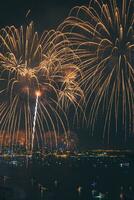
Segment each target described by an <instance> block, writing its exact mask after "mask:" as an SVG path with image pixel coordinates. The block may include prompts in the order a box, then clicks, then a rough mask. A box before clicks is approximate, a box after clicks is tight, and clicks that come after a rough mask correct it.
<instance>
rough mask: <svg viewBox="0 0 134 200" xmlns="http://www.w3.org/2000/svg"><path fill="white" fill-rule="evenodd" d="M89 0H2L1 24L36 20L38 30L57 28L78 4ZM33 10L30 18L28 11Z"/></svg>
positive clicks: (86, 3) (18, 24)
mask: <svg viewBox="0 0 134 200" xmlns="http://www.w3.org/2000/svg"><path fill="white" fill-rule="evenodd" d="M88 3H89V0H53V1H52V0H5V1H1V2H0V26H1V27H2V26H5V25H12V24H14V25H17V26H20V25H22V24H25V23H28V22H30V21H32V20H33V21H34V22H35V23H36V24H37V26H38V30H41V31H42V29H43V30H44V29H51V28H56V27H57V26H58V25H59V24H60V23H61V22H62V21H63V20H64V19H65V18H66V17H67V16H68V14H69V11H70V9H71V8H73V7H74V6H76V5H83V4H85V5H88ZM29 9H30V10H31V12H30V13H29V16H28V18H27V19H26V17H25V16H26V13H27V12H28V10H29Z"/></svg>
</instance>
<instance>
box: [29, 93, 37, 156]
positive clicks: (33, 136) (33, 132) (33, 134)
mask: <svg viewBox="0 0 134 200" xmlns="http://www.w3.org/2000/svg"><path fill="white" fill-rule="evenodd" d="M38 101H39V95H37V97H36V104H35V110H34V121H33V131H32V144H31V153H32V152H33V146H34V138H35V126H36V119H37V109H38Z"/></svg>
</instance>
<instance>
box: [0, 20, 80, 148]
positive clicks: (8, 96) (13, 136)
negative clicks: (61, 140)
mask: <svg viewBox="0 0 134 200" xmlns="http://www.w3.org/2000/svg"><path fill="white" fill-rule="evenodd" d="M77 60H78V58H77V56H76V55H75V54H74V52H73V50H72V49H71V48H70V47H69V41H68V40H67V39H66V37H65V36H64V34H62V33H60V32H59V31H54V30H51V31H48V32H44V33H43V34H42V35H41V36H39V34H38V33H37V32H35V30H34V25H33V23H30V24H29V25H28V26H27V27H25V28H24V27H20V28H15V27H14V26H10V27H6V28H3V29H1V30H0V118H1V120H0V132H1V141H0V142H1V146H2V145H4V142H5V140H4V136H5V134H8V138H9V140H8V142H9V144H8V145H9V146H10V147H11V148H12V149H13V148H14V145H15V144H16V142H17V141H18V138H19V137H20V136H19V134H21V132H23V133H25V146H26V150H27V151H28V152H32V151H33V147H34V143H35V142H34V141H35V138H36V141H37V142H36V144H38V147H44V145H45V139H44V138H45V137H44V133H45V132H47V131H53V132H54V133H55V141H57V134H56V133H58V132H60V131H61V130H62V132H64V133H65V134H66V131H67V130H68V120H67V116H66V113H65V112H64V108H65V107H69V105H70V103H71V104H73V105H74V107H78V105H79V104H78V101H79V100H80V99H81V98H82V96H83V92H82V90H81V88H80V86H79V83H78V77H79V76H81V73H80V70H79V67H78V62H77ZM77 100H78V101H77ZM64 102H65V103H64ZM66 109H67V108H66ZM66 139H67V136H66ZM56 143H57V142H56Z"/></svg>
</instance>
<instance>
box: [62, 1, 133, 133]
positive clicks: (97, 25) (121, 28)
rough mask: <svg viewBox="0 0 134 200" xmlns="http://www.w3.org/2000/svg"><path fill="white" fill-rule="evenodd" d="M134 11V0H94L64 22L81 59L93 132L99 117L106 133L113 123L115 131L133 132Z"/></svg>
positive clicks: (78, 8)
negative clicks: (120, 129) (120, 128)
mask: <svg viewBox="0 0 134 200" xmlns="http://www.w3.org/2000/svg"><path fill="white" fill-rule="evenodd" d="M133 10H134V1H132V0H122V1H121V2H120V1H118V2H117V0H106V1H103V0H91V1H90V4H89V6H81V7H75V8H73V9H72V11H71V14H70V16H69V17H68V18H67V19H66V20H65V21H64V22H63V23H62V24H61V25H60V27H59V30H61V31H63V32H65V33H66V35H67V36H68V38H69V40H71V45H72V47H73V48H75V49H76V53H77V55H78V56H79V57H80V59H81V61H82V63H81V69H82V71H83V72H84V75H83V78H82V80H81V87H82V88H85V93H86V94H87V95H86V96H87V106H86V110H87V113H89V115H88V119H89V124H90V125H91V129H92V133H93V132H94V127H95V124H96V122H97V121H98V120H100V121H101V122H102V121H103V124H104V130H103V133H104V135H105V132H106V131H108V133H110V127H112V123H114V125H115V127H116V131H118V129H119V127H123V129H124V130H125V133H127V132H129V133H132V132H134V12H133ZM68 30H69V31H68ZM89 109H90V111H88V110H89ZM97 116H101V117H97ZM113 119H114V122H113ZM120 125H121V126H120ZM123 129H122V130H123ZM108 135H109V134H108Z"/></svg>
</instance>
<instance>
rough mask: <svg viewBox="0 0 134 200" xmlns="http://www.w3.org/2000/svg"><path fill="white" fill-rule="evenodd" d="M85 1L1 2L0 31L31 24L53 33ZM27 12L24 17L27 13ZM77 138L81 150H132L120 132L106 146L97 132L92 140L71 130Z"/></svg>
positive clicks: (83, 132) (132, 139) (80, 130)
mask: <svg viewBox="0 0 134 200" xmlns="http://www.w3.org/2000/svg"><path fill="white" fill-rule="evenodd" d="M88 3H89V0H53V1H50V0H13V1H11V0H8V1H6V0H5V1H1V4H0V28H2V27H4V26H6V25H15V26H17V27H19V26H20V25H26V24H28V23H29V22H31V21H34V23H35V24H36V27H37V30H38V31H39V32H41V31H43V30H49V29H53V28H54V29H56V28H57V26H58V25H60V23H61V22H63V20H64V19H65V18H66V17H67V16H68V14H69V11H70V10H71V8H73V7H74V6H77V5H78V6H80V5H88ZM29 10H30V12H29V14H28V17H26V14H27V12H28V11H29ZM99 126H100V124H99V123H98V131H100V127H99ZM74 131H75V132H76V133H77V134H78V136H79V138H80V143H81V147H83V148H87V147H88V148H90V147H91V148H92V147H101V148H103V147H107V148H109V147H115V148H119V147H124V148H133V146H134V145H133V144H134V137H133V136H128V138H127V140H126V141H125V140H124V136H122V135H124V134H122V131H121V130H120V131H119V133H118V134H117V135H116V134H115V133H114V130H113V133H111V135H112V134H113V136H112V137H111V140H110V144H108V142H107V138H106V139H105V140H104V139H103V138H102V135H99V134H98V131H96V133H95V134H94V136H89V129H88V128H85V127H83V128H81V127H79V128H76V129H75V130H74Z"/></svg>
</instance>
